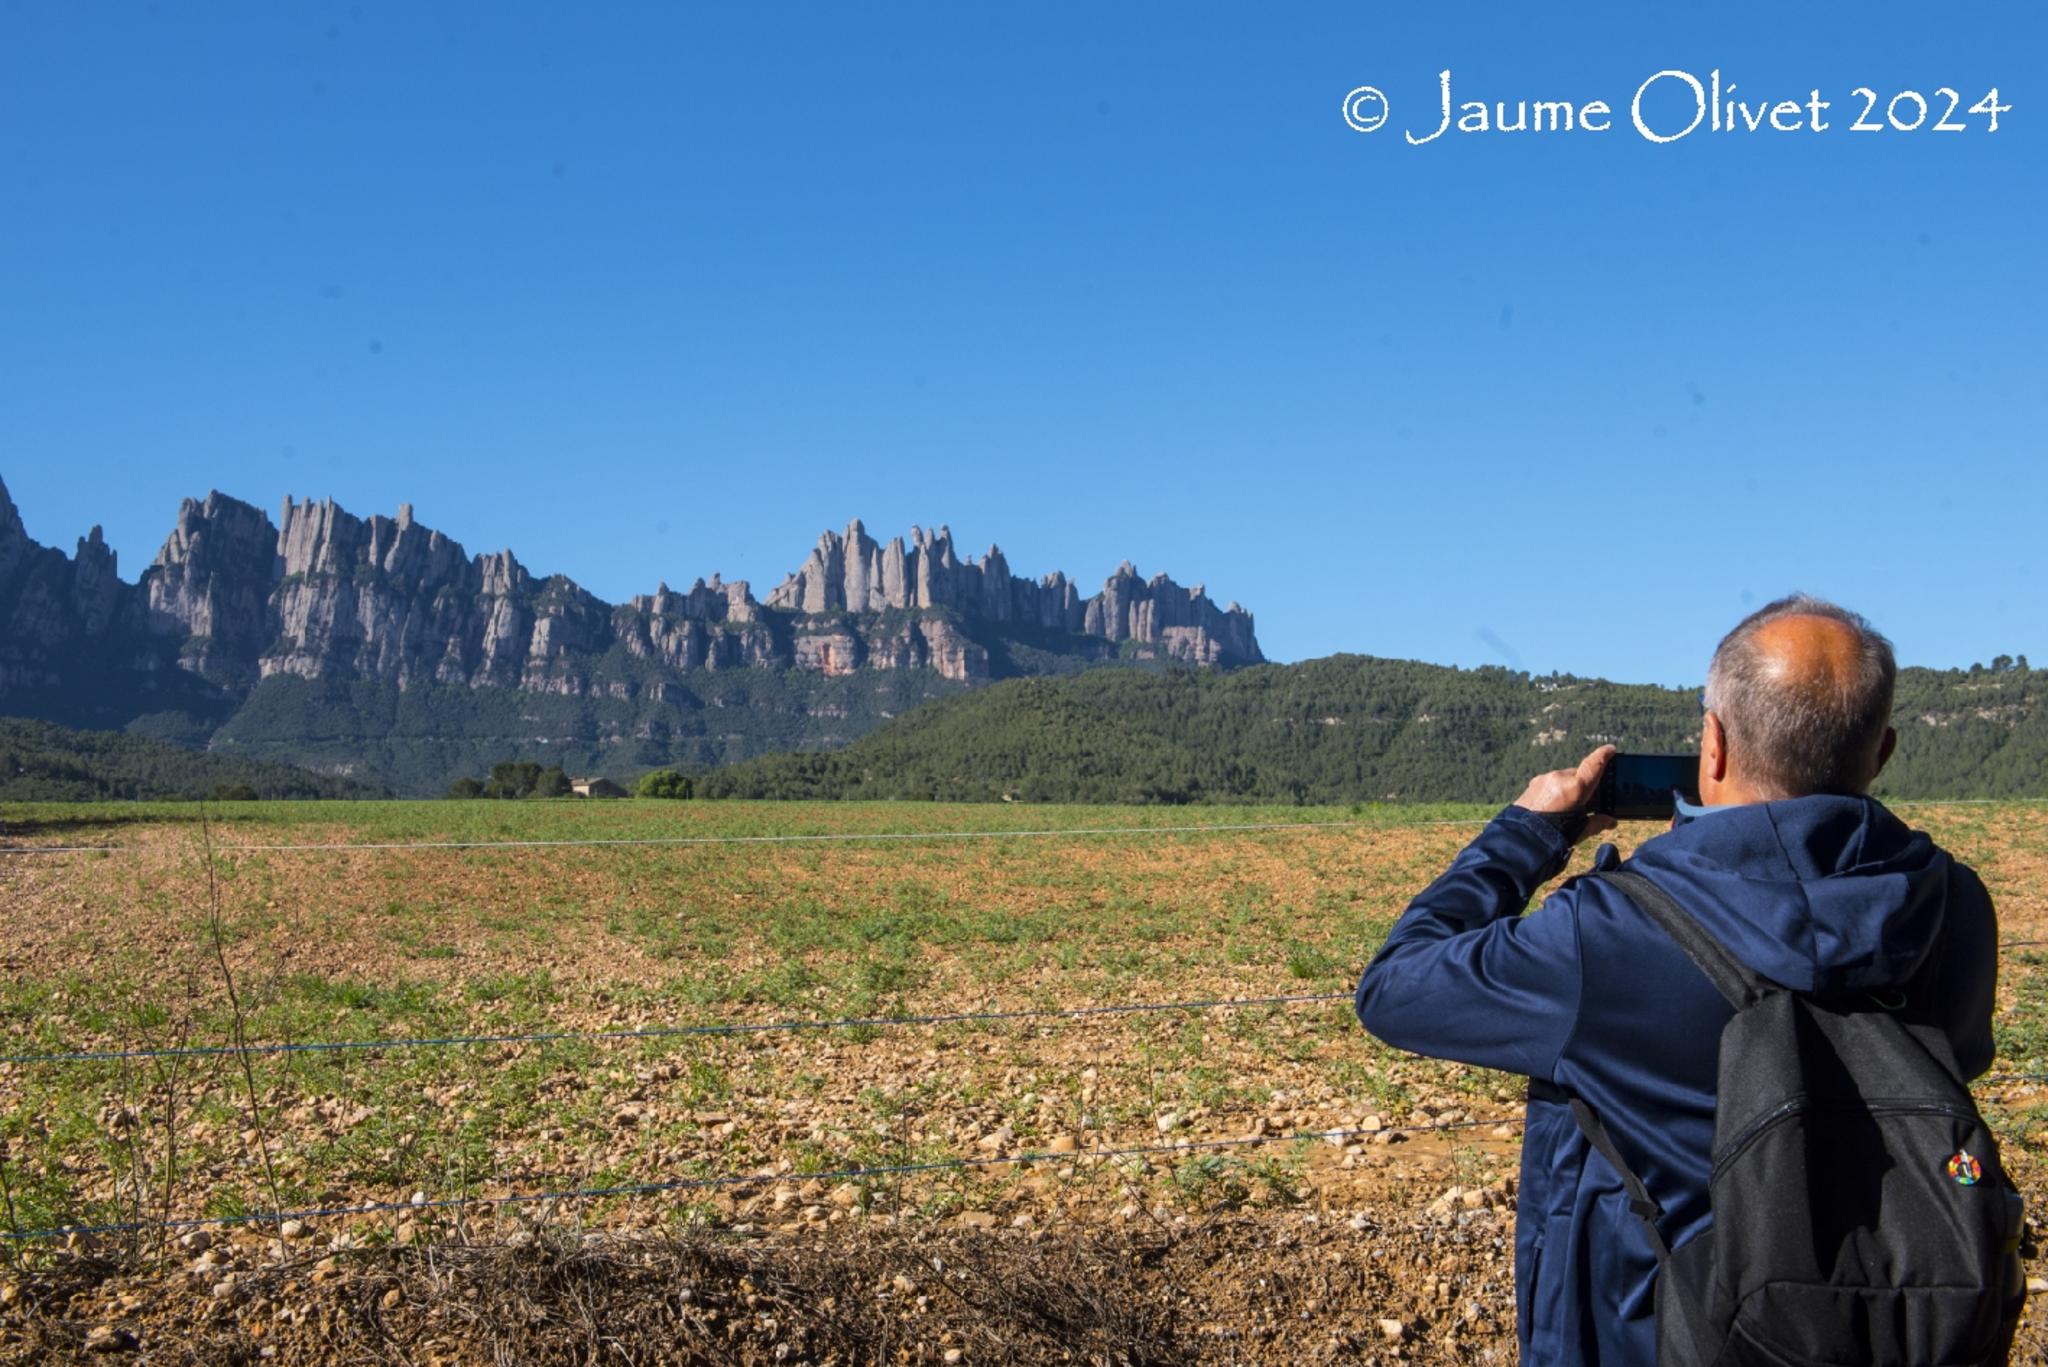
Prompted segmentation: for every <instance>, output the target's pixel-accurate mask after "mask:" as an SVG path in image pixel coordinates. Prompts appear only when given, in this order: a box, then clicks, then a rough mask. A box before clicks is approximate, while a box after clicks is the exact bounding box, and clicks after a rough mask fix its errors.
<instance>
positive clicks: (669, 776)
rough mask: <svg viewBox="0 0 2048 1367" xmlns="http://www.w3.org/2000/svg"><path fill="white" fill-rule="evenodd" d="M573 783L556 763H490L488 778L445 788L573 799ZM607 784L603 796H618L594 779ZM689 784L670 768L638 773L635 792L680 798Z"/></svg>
mask: <svg viewBox="0 0 2048 1367" xmlns="http://www.w3.org/2000/svg"><path fill="white" fill-rule="evenodd" d="M575 782H576V781H575V780H574V779H572V778H570V777H569V774H568V772H567V771H566V770H564V769H563V768H562V766H561V765H559V764H551V765H549V766H547V767H546V768H542V767H541V766H540V764H538V763H537V762H535V761H533V760H530V759H526V760H507V761H505V762H504V763H502V764H493V765H492V766H491V772H490V775H489V776H488V777H486V778H483V779H481V780H479V779H474V778H458V779H456V780H455V782H454V783H452V784H450V785H449V787H448V796H449V797H453V798H525V797H540V798H548V797H574V796H576V789H575ZM598 782H599V783H601V784H606V785H607V791H604V793H603V795H604V796H607V797H622V796H624V789H622V788H619V787H617V786H615V785H610V784H609V783H608V781H607V780H603V779H600V780H598ZM691 789H692V784H691V781H690V780H689V779H688V778H686V777H685V776H683V775H682V774H679V773H677V772H676V771H675V770H673V769H656V770H654V771H653V772H652V773H647V774H642V775H641V776H640V783H639V786H638V789H637V792H638V795H639V796H641V797H668V798H683V797H689V796H690V794H691Z"/></svg>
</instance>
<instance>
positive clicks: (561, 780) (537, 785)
mask: <svg viewBox="0 0 2048 1367" xmlns="http://www.w3.org/2000/svg"><path fill="white" fill-rule="evenodd" d="M570 791H571V789H570V787H569V776H568V775H567V774H566V773H564V772H562V766H561V765H559V764H554V765H550V766H548V767H547V768H545V769H543V770H541V771H540V773H539V775H538V776H537V777H535V779H534V781H533V796H534V797H567V796H569V793H570Z"/></svg>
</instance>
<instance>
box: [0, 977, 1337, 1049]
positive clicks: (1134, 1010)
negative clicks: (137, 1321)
mask: <svg viewBox="0 0 2048 1367" xmlns="http://www.w3.org/2000/svg"><path fill="white" fill-rule="evenodd" d="M1351 996H1352V993H1351V992H1350V991H1344V992H1303V993H1295V994H1291V995H1288V996H1278V997H1211V998H1206V999H1198V1000H1193V1001H1170V1002H1126V1003H1120V1004H1116V1005H1109V1006H1071V1007H1050V1006H1049V1007H1027V1008H1023V1009H1020V1010H1015V1011H947V1012H940V1013H937V1014H934V1015H926V1016H843V1017H840V1018H838V1019H834V1020H791V1021H762V1022H755V1023H750V1022H744V1021H742V1022H724V1023H717V1024H706V1025H655V1026H646V1027H642V1028H639V1029H632V1030H552V1031H539V1032H534V1033H530V1034H506V1035H441V1036H431V1037H418V1038H395V1039H365V1040H309V1041H301V1042H297V1043H285V1044H205V1045H187V1046H182V1047H177V1048H167V1049H103V1050H78V1051H73V1052H70V1053H50V1054H7V1055H0V1064H9V1063H13V1064H36V1063H100V1062H114V1061H119V1060H124V1059H171V1058H214V1057H218V1056H222V1055H231V1056H243V1055H252V1054H253V1055H264V1054H324V1053H343V1052H354V1051H371V1050H384V1049H439V1048H455V1047H461V1046H466V1045H478V1044H510V1045H518V1044H554V1043H560V1042H564V1041H575V1042H596V1041H602V1040H641V1039H667V1038H673V1037H677V1036H691V1035H759V1034H771V1033H778V1032H786V1031H800V1030H845V1029H874V1028H880V1027H885V1026H914V1025H965V1024H975V1023H982V1022H993V1021H1024V1020H1054V1019H1074V1018H1077V1017H1088V1016H1131V1015H1142V1014H1147V1013H1152V1012H1160V1011H1207V1010H1213V1009H1218V1008H1224V1007H1250V1006H1292V1005H1296V1004H1298V1003H1302V1002H1330V1001H1346V1000H1349V999H1350V997H1351Z"/></svg>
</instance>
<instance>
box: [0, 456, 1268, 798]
mask: <svg viewBox="0 0 2048 1367" xmlns="http://www.w3.org/2000/svg"><path fill="white" fill-rule="evenodd" d="M1261 658H1262V657H1261V655H1260V652H1259V646H1258V641H1257V638H1256V636H1255V635H1254V632H1253V624H1252V617H1251V614H1249V613H1247V612H1245V611H1244V610H1243V609H1242V608H1240V607H1239V606H1238V605H1237V604H1235V603H1232V604H1229V605H1228V606H1225V607H1218V606H1217V605H1216V604H1215V603H1213V602H1212V601H1211V600H1210V599H1209V597H1208V595H1207V594H1206V592H1205V591H1204V590H1203V589H1202V588H1201V587H1200V586H1196V587H1193V588H1186V587H1183V586H1181V585H1179V584H1177V583H1175V582H1174V581H1173V580H1172V579H1170V578H1168V577H1167V576H1166V575H1163V574H1160V575H1154V576H1153V577H1152V578H1150V579H1149V580H1148V579H1144V578H1141V577H1140V576H1139V575H1138V573H1137V571H1136V570H1135V569H1134V568H1133V567H1132V566H1131V565H1130V564H1129V563H1128V562H1126V563H1125V564H1123V565H1121V566H1120V567H1119V568H1118V569H1117V571H1116V572H1115V573H1114V574H1112V575H1111V576H1110V577H1109V578H1108V580H1107V581H1106V582H1105V583H1104V585H1103V587H1102V590H1101V591H1100V592H1099V593H1096V594H1094V595H1092V596H1089V597H1083V596H1082V595H1081V593H1080V591H1079V589H1078V587H1077V586H1076V585H1075V583H1074V582H1073V581H1072V580H1070V579H1069V578H1068V577H1067V576H1066V575H1065V574H1062V573H1054V574H1049V575H1047V576H1045V577H1044V578H1041V579H1035V580H1034V579H1030V578H1027V577H1024V576H1021V575H1017V574H1013V573H1012V572H1011V570H1010V567H1009V564H1008V561H1007V560H1006V558H1005V557H1004V555H1003V553H1002V551H1001V550H999V549H998V548H996V547H994V546H991V547H990V548H989V551H988V553H987V554H986V555H984V556H982V557H980V558H979V559H974V558H971V557H962V556H961V555H960V554H959V553H958V551H957V550H956V548H955V546H954V543H953V536H952V533H951V531H950V530H948V529H947V528H945V527H940V528H939V529H938V530H937V531H926V530H923V529H919V528H913V529H912V530H911V534H910V537H909V538H908V540H907V541H906V540H905V539H904V538H902V537H897V538H894V539H892V540H891V541H889V542H888V543H887V544H886V545H884V544H882V543H880V542H878V541H876V540H875V539H874V538H872V537H871V536H869V535H868V533H867V531H866V529H865V528H863V527H862V525H861V524H860V523H859V522H858V521H855V522H853V523H852V524H850V525H849V526H848V527H847V529H846V531H845V532H844V533H834V532H826V533H825V534H824V535H823V536H821V537H820V538H819V540H818V543H817V545H816V546H815V547H814V548H813V549H812V551H811V552H810V555H809V556H808V557H807V558H806V559H805V561H804V563H803V565H802V566H801V567H800V568H799V569H798V570H797V571H796V572H795V573H793V574H791V575H790V576H789V577H788V578H787V579H785V580H784V581H783V583H782V584H780V585H779V586H777V587H776V588H775V589H774V590H773V591H771V592H770V593H768V594H767V595H766V597H765V599H757V598H756V597H755V595H754V594H753V592H752V590H751V588H750V586H749V585H748V584H747V583H746V582H744V581H737V582H731V583H727V582H723V581H721V580H720V579H719V578H718V577H717V576H716V575H713V576H711V577H710V578H708V579H699V580H697V581H695V582H694V583H693V584H692V585H691V586H690V587H689V588H688V589H687V590H683V591H680V592H678V591H675V590H672V589H670V588H669V587H668V586H667V585H666V584H663V585H661V586H660V587H658V588H657V589H656V590H655V591H654V592H653V593H651V594H644V595H640V596H637V597H635V598H633V599H632V600H630V601H629V602H626V603H620V604H611V603H606V602H604V601H603V600H602V599H599V598H598V597H596V596H595V595H593V594H591V593H589V592H588V591H586V590H585V589H583V588H581V587H579V586H578V585H577V584H576V583H575V582H574V581H572V580H570V579H568V578H567V577H565V576H562V575H553V576H546V577H541V576H535V575H534V574H532V573H530V572H529V571H528V570H527V569H526V568H525V567H524V566H523V565H521V564H520V563H519V561H518V559H517V558H515V557H514V555H513V554H512V553H511V552H510V551H499V552H496V553H493V554H486V555H475V556H472V555H470V554H468V553H467V552H466V551H465V550H464V549H463V548H462V547H461V546H460V545H458V544H457V543H456V542H454V541H453V540H451V539H450V538H448V537H447V536H444V535H443V534H441V533H440V532H438V531H435V530H433V529H432V528H429V527H427V526H425V525H423V524H422V523H420V522H418V521H417V520H415V518H414V517H413V513H412V509H411V507H410V505H401V506H400V508H399V510H398V514H397V516H396V517H384V516H373V517H368V518H363V517H357V516H355V515H353V514H351V513H348V512H346V511H344V510H343V509H342V508H340V507H339V506H337V505H336V504H335V503H333V502H332V501H331V500H322V501H319V502H313V501H305V502H300V501H297V500H294V499H289V498H288V499H286V501H285V503H284V506H283V508H282V510H281V512H280V514H279V518H278V520H277V521H273V520H272V519H271V518H270V517H269V516H268V515H267V514H265V513H264V512H263V511H262V510H260V509H258V508H256V507H254V506H253V505H251V504H248V503H244V502H242V501H240V500H239V499H235V498H230V497H228V496H226V495H224V494H220V493H212V494H209V495H208V496H207V497H206V498H205V500H203V501H200V500H193V499H188V500H186V501H185V503H184V504H183V506H182V507H180V509H179V510H178V517H177V522H176V525H175V526H174V527H173V528H172V530H171V533H170V536H169V537H168V538H167V539H166V540H165V542H164V544H163V548H162V549H161V550H160V551H159V552H158V553H157V556H156V559H155V560H154V561H153V562H152V563H151V564H150V565H149V567H148V568H146V569H145V570H144V571H143V572H142V574H141V576H140V577H139V578H138V580H137V581H136V582H135V583H133V584H130V583H127V582H124V581H123V580H122V579H121V578H120V576H119V574H118V573H117V566H116V561H115V554H114V551H113V550H112V548H111V547H109V546H107V545H106V543H105V541H104V539H103V537H102V535H101V533H100V529H99V528H97V527H95V528H93V529H92V531H91V532H90V533H88V534H87V535H86V536H85V537H82V538H80V539H79V541H78V543H77V548H76V551H75V553H74V554H72V555H69V556H67V555H65V554H63V552H61V551H60V550H57V549H55V548H51V547H44V546H40V545H38V544H37V543H36V542H34V541H32V540H30V539H29V537H28V535H27V532H26V531H25V529H24V528H23V525H22V522H21V518H20V516H19V513H18V512H17V510H16V509H15V506H14V503H13V500H12V498H11V497H9V496H8V494H7V492H6V489H5V486H4V485H0V713H6V714H11V715H20V716H31V717H40V718H44V719H48V720H55V721H61V722H64V723H66V724H68V725H74V726H78V725H89V726H96V727H100V728H103V729H123V728H125V729H131V730H137V731H141V732H143V733H146V734H156V735H159V736H162V737H164V738H168V739H176V740H180V741H183V742H184V743H187V744H195V743H210V744H214V745H221V744H239V745H243V746H246V747H252V752H260V754H259V756H258V757H261V758H266V759H286V760H295V761H297V762H316V763H320V764H322V765H323V766H324V767H327V768H330V769H333V768H340V769H344V770H348V771H353V772H367V773H368V775H369V776H373V777H377V778H379V779H380V780H381V781H386V782H393V783H394V784H395V786H398V787H400V788H414V789H417V788H420V787H423V786H425V785H428V784H431V783H433V782H436V781H439V770H440V769H442V768H446V767H448V765H451V764H454V765H460V764H468V763H471V762H472V761H473V758H474V757H475V755H478V754H482V753H486V752H493V751H496V750H504V751H507V752H510V751H512V750H518V749H521V748H522V747H524V748H525V749H526V750H529V751H530V750H531V749H532V748H533V747H535V746H539V745H550V744H552V745H567V746H569V747H571V748H572V749H575V750H577V751H578V753H579V756H580V757H581V758H584V759H585V760H587V761H588V762H589V764H590V765H591V766H593V767H594V766H595V765H596V762H597V761H599V760H605V761H608V762H611V761H617V762H611V763H608V767H611V768H625V769H630V768H633V767H645V766H646V765H647V764H650V763H671V762H673V763H683V764H693V763H697V764H703V763H712V762H722V761H726V760H730V759H733V758H740V757H744V756H745V755H747V754H751V753H759V752H760V751H763V750H772V749H778V748H792V747H803V748H829V747H830V746H831V745H833V744H837V743H843V742H845V741H847V740H851V739H852V738H853V737H854V736H855V735H857V734H860V733H861V732H863V731H864V730H866V729H869V728H870V727H871V725H873V724H879V721H880V720H882V719H884V718H885V717H886V716H888V715H891V714H892V713H893V711H895V710H897V709H898V708H900V707H902V706H910V705H914V704H915V703H916V702H918V701H921V700H922V699H923V698H925V697H930V696H938V695H939V694H941V693H943V692H946V691H952V690H954V689H957V688H959V687H965V686H972V685H975V684H979V683H983V682H986V681H988V680H991V679H996V678H1003V677H1014V676H1019V675H1031V674H1047V673H1067V672H1072V671H1073V670H1075V669H1078V668H1084V667H1087V666H1089V665H1093V664H1098V663H1105V662H1112V661H1119V660H1121V661H1135V662H1144V661H1155V662H1184V663H1189V664H1195V665H1205V666H1219V667H1226V668H1227V667H1231V666H1236V665H1243V664H1252V663H1256V662H1258V661H1259V660H1260V659H1261ZM747 676H752V681H751V682H750V683H748V684H746V685H745V686H740V687H735V686H734V685H735V683H736V682H737V681H739V680H742V679H744V678H746V677H747ZM771 679H772V680H773V682H772V684H771V683H770V682H769V680H771ZM465 697H467V698H469V699H470V700H471V701H470V702H469V703H467V704H465V703H464V702H463V701H462V699H463V698H465ZM522 698H523V699H526V700H527V701H526V702H519V701H518V700H519V699H522ZM536 699H547V700H550V701H549V702H548V703H547V704H546V705H545V706H543V705H541V704H540V703H537V702H534V701H533V700H536ZM344 704H345V705H344ZM578 704H581V705H582V706H578ZM338 706H339V707H340V708H341V712H340V713H339V714H338V713H337V707H338ZM763 707H766V708H767V709H768V710H770V711H772V712H776V713H778V714H780V715H781V716H782V717H783V720H784V721H785V722H786V721H788V720H789V719H790V717H791V715H793V714H799V713H800V714H801V717H802V719H803V720H802V721H801V722H800V723H799V724H795V725H784V724H777V723H775V722H773V721H765V719H763V718H755V719H754V723H753V724H749V723H739V724H737V725H736V729H735V725H734V724H733V718H730V717H729V718H726V719H725V721H724V722H722V723H719V724H718V725H712V724H708V723H705V719H704V717H703V713H704V712H705V711H706V710H707V709H725V708H740V709H754V710H756V711H758V710H760V709H762V708H763ZM429 713H431V714H432V716H433V717H434V718H438V720H434V721H429V720H427V719H426V718H427V714H429ZM347 714H353V715H355V716H356V717H357V719H358V720H357V722H355V723H350V722H349V721H348V717H347ZM470 714H475V715H470ZM486 714H487V715H488V716H490V717H491V718H493V719H494V720H492V721H491V722H490V723H488V724H477V723H476V716H482V715H486ZM408 717H409V718H410V719H411V720H410V722H409V723H408V722H407V721H406V718H408ZM514 719H516V720H514ZM764 721H765V724H762V723H764ZM316 722H317V725H316ZM407 725H411V726H413V727H414V728H415V729H418V730H420V732H421V733H420V734H418V735H414V736H411V737H410V740H411V741H413V742H418V743H420V744H425V745H429V746H433V745H440V746H442V747H443V748H444V750H445V749H446V746H447V745H448V744H449V743H450V742H451V741H453V742H459V743H457V744H455V745H454V750H453V751H448V752H447V753H446V755H445V756H444V760H443V761H434V762H428V763H425V764H413V763H410V762H407V763H400V764H398V765H397V768H398V769H399V770H401V771H402V772H393V763H392V762H386V763H381V764H380V763H377V762H368V763H367V764H364V763H362V762H359V761H355V760H350V759H348V758H346V755H347V746H348V745H349V743H350V742H352V741H354V742H361V743H362V746H361V748H363V749H364V750H365V751H366V752H370V753H374V752H376V751H377V749H378V747H379V746H385V747H388V746H389V745H390V744H391V743H392V742H393V740H394V738H395V736H396V733H397V732H402V731H404V730H405V728H406V727H407ZM479 725H481V729H479ZM351 726H353V727H354V729H355V730H356V731H357V732H358V734H356V735H349V734H345V733H346V732H348V731H349V730H350V729H351ZM721 727H723V729H721ZM308 730H321V731H327V732H336V734H321V735H307V734H300V735H297V736H294V735H293V734H292V733H293V732H294V731H298V732H306V731H308ZM556 731H567V732H568V733H569V734H566V735H560V734H554V733H555V732H556ZM505 733H510V734H505ZM529 733H530V734H529ZM693 742H694V743H693ZM309 745H312V746H315V747H316V748H319V749H320V750H321V753H320V754H319V755H317V756H315V755H309V754H308V753H307V747H308V746H309ZM622 746H624V747H626V748H627V750H629V751H630V759H629V758H628V756H627V754H626V753H624V752H622V751H621V750H620V747H622ZM400 748H401V749H405V750H413V751H416V750H418V749H419V744H408V745H403V746H401V747H400ZM458 752H459V754H460V758H456V755H457V753H458ZM499 757H500V758H502V757H505V756H504V755H499ZM413 758H415V759H416V758H417V756H416V755H415V756H413ZM415 771H417V772H415Z"/></svg>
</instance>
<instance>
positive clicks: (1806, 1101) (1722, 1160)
mask: <svg viewBox="0 0 2048 1367" xmlns="http://www.w3.org/2000/svg"><path fill="white" fill-rule="evenodd" d="M1811 1105H1812V1103H1811V1100H1810V1098H1808V1097H1804V1096H1798V1097H1794V1098H1793V1099H1792V1100H1790V1101H1787V1102H1783V1103H1781V1104H1780V1105H1779V1106H1778V1107H1777V1108H1776V1109H1774V1110H1771V1111H1768V1112H1766V1113H1765V1114H1763V1115H1760V1116H1758V1117H1757V1118H1756V1119H1755V1120H1752V1121H1751V1122H1750V1123H1749V1125H1748V1126H1747V1127H1746V1128H1745V1129H1744V1130H1743V1131H1742V1133H1741V1134H1739V1135H1737V1136H1736V1137H1735V1138H1734V1139H1732V1140H1730V1141H1729V1142H1728V1147H1727V1148H1725V1149H1723V1150H1722V1151H1721V1153H1720V1155H1719V1156H1718V1157H1717V1158H1715V1159H1714V1167H1713V1171H1712V1173H1711V1174H1710V1175H1709V1177H1708V1180H1709V1181H1710V1182H1711V1181H1712V1180H1713V1179H1714V1178H1717V1177H1719V1176H1720V1175H1721V1170H1722V1169H1723V1168H1725V1167H1727V1166H1728V1165H1729V1164H1730V1163H1733V1162H1734V1161H1735V1160H1736V1159H1737V1158H1740V1157H1741V1156H1742V1154H1743V1152H1744V1151H1745V1150H1746V1149H1748V1148H1749V1147H1750V1145H1752V1144H1754V1143H1756V1141H1757V1140H1759V1139H1761V1138H1762V1137H1763V1134H1764V1131H1766V1130H1768V1129H1770V1128H1771V1127H1772V1126H1774V1125H1776V1124H1778V1123H1779V1122H1780V1121H1783V1120H1788V1119H1790V1118H1791V1117H1792V1116H1794V1115H1796V1114H1798V1113H1800V1112H1802V1111H1805V1110H1808V1109H1810V1108H1811ZM1864 1109H1865V1110H1867V1111H1868V1112H1869V1113H1870V1114H1871V1115H1874V1116H1876V1115H1942V1116H1947V1117H1949V1118H1950V1119H1952V1120H1966V1121H1968V1122H1970V1123H1971V1124H1973V1125H1977V1126H1982V1125H1983V1123H1984V1117H1983V1116H1982V1115H1979V1114H1977V1113H1975V1112H1972V1111H1965V1110H1961V1109H1959V1108H1957V1107H1954V1106H1944V1105H1941V1104H1939V1103H1937V1102H1931V1101H1930V1102H1907V1101H1895V1102H1877V1103H1874V1104H1871V1105H1867V1106H1865V1108H1864Z"/></svg>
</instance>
